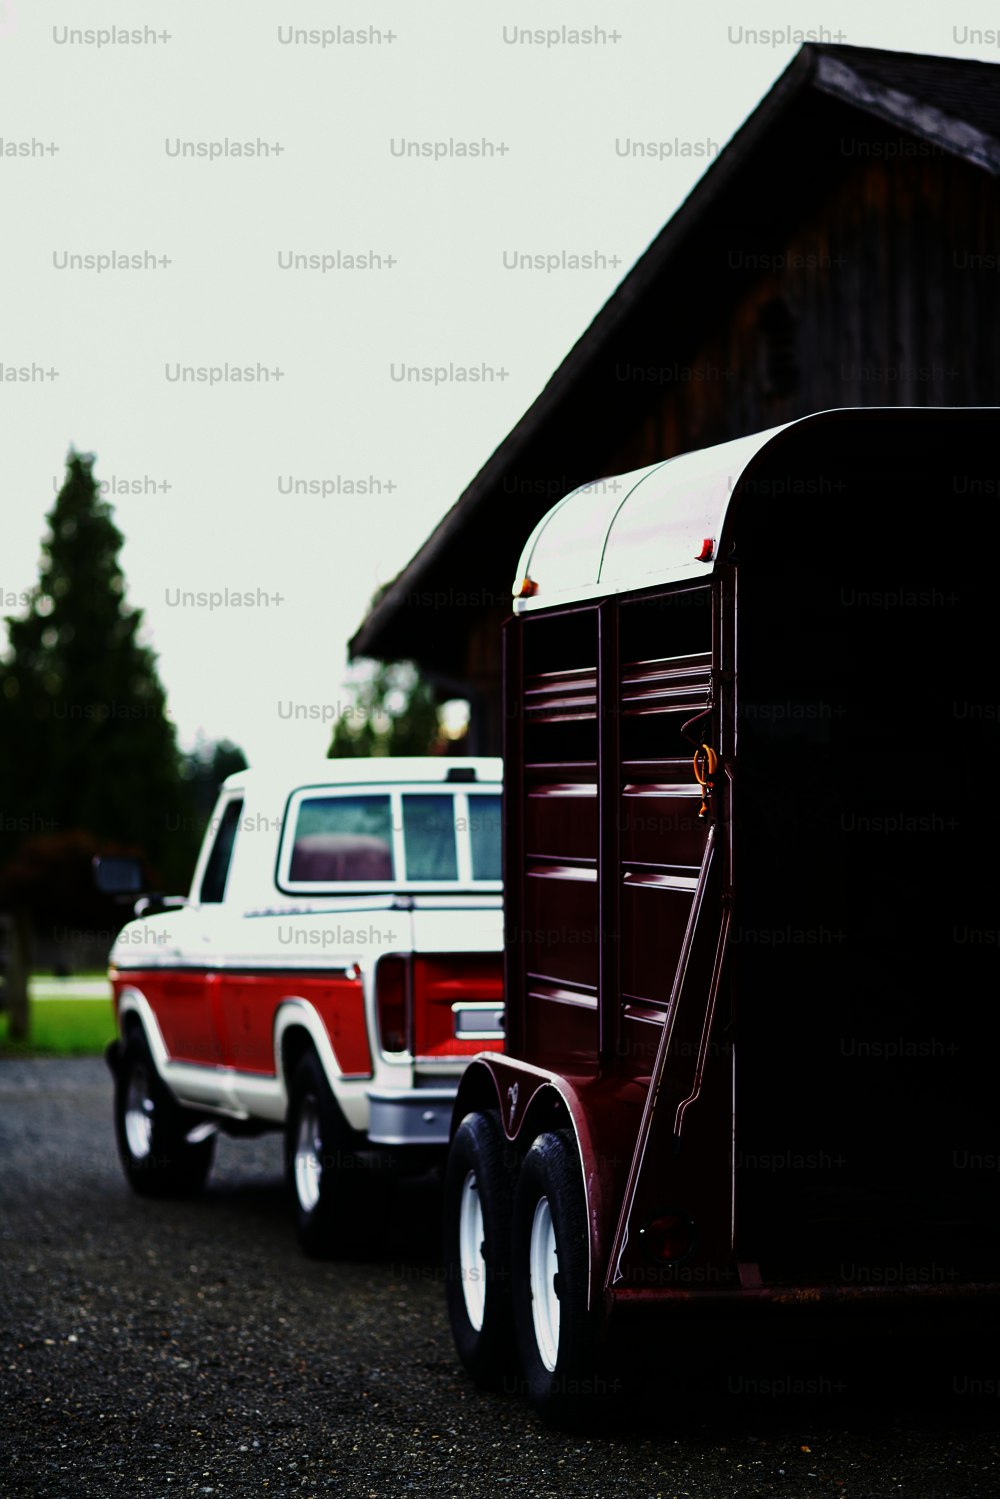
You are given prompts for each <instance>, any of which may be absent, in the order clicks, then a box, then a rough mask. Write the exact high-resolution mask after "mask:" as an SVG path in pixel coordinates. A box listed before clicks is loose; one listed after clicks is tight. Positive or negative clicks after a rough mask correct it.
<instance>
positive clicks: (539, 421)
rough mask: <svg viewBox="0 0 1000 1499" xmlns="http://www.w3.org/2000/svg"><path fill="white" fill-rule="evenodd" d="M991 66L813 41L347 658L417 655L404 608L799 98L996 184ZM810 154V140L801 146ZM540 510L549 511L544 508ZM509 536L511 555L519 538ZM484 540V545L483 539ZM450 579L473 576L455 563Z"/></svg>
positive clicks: (380, 602) (998, 128)
mask: <svg viewBox="0 0 1000 1499" xmlns="http://www.w3.org/2000/svg"><path fill="white" fill-rule="evenodd" d="M997 82H998V74H997V65H996V64H993V63H982V62H973V61H967V60H964V59H956V58H947V57H931V56H924V55H920V54H916V53H903V52H893V51H883V50H878V49H875V48H868V47H848V46H837V45H827V44H816V43H810V44H808V45H806V46H804V47H802V48H801V50H800V51H799V52H798V53H797V54H796V56H795V58H794V59H793V60H792V62H791V63H790V64H789V66H788V68H786V70H785V72H784V73H783V74H782V75H781V76H780V77H779V78H778V80H777V81H776V83H775V84H774V85H773V87H772V88H771V89H770V91H769V92H768V93H767V94H766V95H765V97H764V98H763V99H762V101H761V103H760V104H759V105H758V106H757V108H756V109H755V110H754V112H753V113H752V114H751V115H750V116H749V118H748V119H747V120H746V121H745V123H744V124H743V125H742V126H741V127H740V129H739V130H738V131H737V132H736V134H735V135H734V136H733V138H732V140H731V141H730V142H729V143H728V144H727V146H726V147H725V148H724V149H723V150H722V151H721V152H720V153H719V155H718V156H717V157H716V158H715V160H714V161H713V162H712V164H711V165H710V166H709V168H708V169H707V171H706V172H705V173H704V175H703V176H702V177H701V178H700V179H699V181H698V182H697V184H696V185H695V187H694V188H693V190H692V191H691V193H690V194H689V195H688V197H687V198H686V199H685V200H684V202H683V203H682V204H681V206H680V207H679V208H678V210H677V212H676V213H675V214H674V215H673V217H672V218H671V219H670V220H669V221H668V222H667V224H666V225H665V226H664V228H663V229H662V230H661V231H660V233H659V234H658V235H657V236H656V238H655V239H654V240H653V241H652V243H651V244H650V246H649V248H648V249H647V250H646V251H645V252H644V253H643V254H642V255H641V256H640V258H639V260H638V261H637V262H636V263H635V265H634V266H633V267H632V269H631V270H630V271H629V272H628V273H627V275H626V276H625V277H624V279H623V280H622V282H621V283H620V285H619V286H618V287H617V289H616V290H615V292H614V293H613V294H612V296H611V297H610V298H609V300H608V301H607V302H606V303H605V304H604V306H603V307H602V308H601V310H600V311H599V312H598V313H597V315H596V317H595V318H594V319H593V321H592V322H591V324H590V325H589V327H588V328H587V329H586V331H585V332H584V333H583V335H582V336H581V338H580V339H579V340H578V341H577V342H576V344H575V345H574V346H573V347H572V348H571V349H570V351H569V353H568V354H567V355H566V357H565V359H564V360H563V361H562V363H561V364H560V365H559V366H558V367H557V369H556V370H555V371H554V373H553V374H552V376H551V377H550V379H549V380H548V382H547V383H546V385H545V386H544V387H543V389H542V390H541V392H540V393H539V395H538V396H537V397H536V399H535V401H534V402H533V403H532V405H531V406H530V407H529V408H528V410H527V411H526V412H525V414H524V416H523V417H522V418H521V419H520V421H519V422H518V423H517V424H516V426H514V427H513V428H512V429H511V431H510V432H509V433H508V435H507V437H505V438H504V440H503V442H502V443H501V444H500V445H499V447H498V448H497V449H496V450H495V452H494V453H493V454H492V456H491V457H490V458H489V459H488V460H487V461H486V463H485V464H484V465H483V467H482V469H480V471H479V473H478V474H477V475H476V476H475V478H474V479H473V480H472V482H471V483H470V484H469V485H468V487H467V488H466V489H465V491H464V492H463V493H462V495H461V496H460V497H459V499H458V500H457V501H456V502H455V504H454V505H453V506H452V507H451V509H450V510H449V511H448V512H447V514H446V515H445V516H444V517H443V519H442V520H441V521H440V522H439V524H438V525H437V526H436V527H435V529H434V530H433V531H432V532H431V534H430V536H429V537H428V538H427V540H426V541H425V542H424V543H423V545H422V546H421V547H420V549H419V550H418V551H417V553H416V554H415V555H414V557H413V558H412V559H411V561H410V562H409V563H408V564H407V566H406V567H405V568H404V569H403V571H402V572H401V573H400V574H399V575H398V576H397V577H396V579H395V580H394V581H393V582H392V583H390V584H389V585H387V587H386V588H385V589H384V590H383V592H382V594H381V595H380V596H379V597H378V599H377V600H376V602H375V603H374V604H373V606H372V607H371V609H370V611H369V613H368V615H367V617H366V618H365V620H364V621H363V623H362V625H361V627H360V628H359V630H358V631H357V633H356V634H355V636H354V637H353V639H352V640H351V642H350V653H351V655H352V657H357V656H365V655H371V656H377V657H386V658H390V659H391V658H402V657H406V656H410V655H413V654H415V652H414V650H413V649H412V645H413V638H414V636H413V624H412V620H408V618H407V614H408V610H407V605H408V601H409V600H410V599H412V598H413V597H414V596H415V595H419V593H420V591H421V590H422V589H425V588H426V587H427V585H428V579H430V578H431V577H433V576H434V574H435V571H436V570H437V569H438V568H439V567H440V566H441V565H442V564H443V563H444V562H445V559H446V558H449V557H451V556H452V554H453V553H454V551H455V548H456V547H465V546H468V547H469V548H470V555H471V553H472V549H475V548H481V547H482V545H483V544H484V541H486V544H487V545H489V544H490V543H491V542H492V540H493V538H490V537H489V527H488V517H489V516H491V515H492V514H493V511H494V508H495V507H493V506H492V504H491V501H492V500H493V499H494V497H495V495H496V493H497V490H498V488H499V486H500V484H501V481H502V479H503V476H504V474H505V473H508V472H510V471H511V470H512V468H514V467H515V466H516V465H517V463H518V462H519V460H520V459H521V458H522V456H523V455H524V454H525V453H526V452H527V451H528V449H529V448H530V447H531V445H532V444H533V443H535V442H536V441H537V440H538V439H539V437H540V436H541V434H542V433H543V432H544V429H545V428H546V426H547V424H549V423H550V422H551V421H552V420H553V419H554V418H555V417H556V416H557V414H558V415H561V413H562V411H563V410H564V409H565V407H566V405H567V403H568V402H569V401H570V400H571V398H572V396H573V394H574V391H575V390H576V389H577V388H578V385H579V382H580V381H581V380H582V379H584V378H585V377H586V376H587V374H588V372H590V371H591V370H592V368H593V367H594V365H595V364H596V363H597V362H598V361H599V360H600V358H601V356H602V355H603V354H605V353H606V352H607V350H608V348H609V347H610V346H611V345H612V343H613V341H614V339H615V336H616V335H617V334H618V333H619V331H620V330H621V328H622V327H623V325H624V324H625V323H626V322H627V321H628V320H629V319H630V318H631V317H633V316H634V314H635V312H636V309H637V308H638V307H640V306H641V305H642V304H643V302H644V300H645V299H646V298H647V297H649V295H650V294H651V292H652V291H653V289H654V288H655V287H657V286H658V285H660V284H662V282H663V280H664V278H665V277H667V276H668V275H669V273H670V271H671V269H672V267H673V264H674V263H675V262H676V260H677V259H678V258H679V256H680V254H681V252H682V251H687V250H689V249H690V246H691V242H692V241H693V240H694V239H696V237H697V235H698V233H699V231H700V230H701V229H703V228H704V226H705V225H706V223H707V222H710V221H711V216H712V213H713V211H714V210H715V209H716V207H717V205H718V203H719V201H720V200H721V199H722V198H724V197H725V196H726V195H727V194H728V193H730V192H731V191H732V190H733V187H734V184H735V183H737V182H738V181H739V180H740V178H741V177H742V175H743V174H744V172H745V169H746V167H747V165H748V163H749V161H750V160H751V159H752V158H754V157H755V156H756V155H757V153H758V152H759V151H760V150H761V149H762V147H763V146H764V145H765V143H766V142H767V140H768V139H770V138H772V135H773V132H774V131H775V130H776V129H780V128H781V127H782V125H783V124H784V123H786V121H787V117H788V116H789V114H790V112H791V111H792V110H793V108H794V107H796V106H798V105H799V104H800V103H801V102H802V101H803V100H804V99H807V98H810V97H811V98H813V99H819V98H823V99H825V100H827V101H830V102H832V103H835V104H839V105H843V106H845V107H847V108H848V109H850V110H856V111H858V112H859V113H860V114H861V115H862V116H867V117H868V118H869V119H870V120H871V121H872V122H873V123H874V122H881V124H882V125H883V126H889V127H891V128H893V129H897V130H901V131H903V132H905V133H907V134H909V135H911V136H913V137H915V138H916V139H917V140H918V141H922V142H925V143H926V144H927V145H928V146H930V147H932V148H933V149H935V150H937V151H939V152H942V153H945V154H949V155H952V156H954V157H957V158H959V159H962V160H964V161H966V162H969V163H971V164H973V165H975V166H977V167H979V168H982V169H984V170H986V171H988V172H990V173H991V174H993V175H998V176H1000V89H998V87H997ZM803 149H804V150H806V151H807V150H808V143H806V145H805V146H804V148H803ZM541 508H542V509H547V508H548V505H547V504H544V505H543V506H542V507H541ZM528 529H530V524H529V525H528V526H527V527H524V526H523V524H522V531H521V534H520V535H519V536H518V537H517V538H516V544H515V545H514V555H515V556H516V555H517V553H518V552H519V550H520V546H521V543H522V542H523V540H524V536H525V534H526V531H527V530H528ZM487 538H488V540H487ZM450 571H451V575H452V578H454V577H455V576H461V577H464V576H468V575H469V569H468V568H462V567H461V566H455V565H452V567H451V569H450Z"/></svg>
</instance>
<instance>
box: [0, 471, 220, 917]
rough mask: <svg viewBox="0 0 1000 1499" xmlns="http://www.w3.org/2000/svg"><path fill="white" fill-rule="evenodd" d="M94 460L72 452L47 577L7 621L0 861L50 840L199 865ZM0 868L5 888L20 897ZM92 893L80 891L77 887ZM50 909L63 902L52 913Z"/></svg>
mask: <svg viewBox="0 0 1000 1499" xmlns="http://www.w3.org/2000/svg"><path fill="white" fill-rule="evenodd" d="M93 464H94V459H93V457H91V456H89V455H86V454H81V453H75V452H72V451H71V452H70V454H69V458H68V460H67V473H66V482H65V484H64V485H63V487H62V489H61V490H60V492H59V495H58V496H57V498H56V502H55V505H54V507H53V509H52V511H51V513H50V514H49V516H48V517H47V519H48V524H49V534H48V536H47V537H46V538H45V540H44V542H43V545H42V553H43V556H42V565H41V572H40V577H39V581H38V584H37V586H36V588H35V590H34V593H33V596H32V598H31V600H30V602H29V604H28V607H27V609H26V611H25V613H24V615H23V617H21V618H17V619H14V618H8V620H7V625H8V631H9V648H8V651H7V653H6V655H5V657H4V658H3V660H2V661H0V775H2V782H3V819H2V825H0V864H8V866H9V861H11V860H12V858H13V856H14V855H18V856H19V860H18V862H19V863H21V864H23V858H22V857H20V856H23V854H24V851H25V846H26V844H28V843H29V842H31V841H32V840H35V841H41V842H42V843H43V844H44V845H45V846H46V847H48V848H49V850H50V857H54V858H56V859H57V860H58V849H59V845H60V840H63V841H64V842H65V843H66V846H67V848H69V847H70V846H72V847H73V848H74V849H76V850H77V851H78V852H79V849H80V847H81V846H82V845H81V837H82V838H83V842H84V844H87V845H88V846H89V844H91V843H92V844H93V845H94V846H95V847H98V846H100V847H103V848H105V849H111V848H116V849H118V850H120V851H123V850H129V851H131V852H134V853H136V854H140V855H141V856H143V857H144V858H145V859H146V860H147V861H148V863H149V865H150V866H151V872H152V873H153V874H154V875H155V877H156V878H157V880H158V882H162V883H163V884H166V885H168V886H169V885H173V886H174V888H176V886H177V883H178V882H179V881H180V880H182V878H183V875H184V872H185V871H187V870H188V869H189V866H190V862H191V856H192V850H191V847H190V845H192V844H194V843H195V842H196V837H195V835H194V834H192V836H191V837H190V838H189V839H187V840H185V839H183V838H182V839H178V837H177V835H176V833H173V834H172V833H171V831H170V826H169V824H170V822H171V821H172V822H173V825H174V827H176V826H177V816H178V813H179V811H181V810H182V809H186V805H187V801H186V788H185V786H184V784H183V782H182V779H181V764H180V755H179V753H178V749H177V743H176V736H175V731H174V726H173V724H172V722H171V720H170V718H169V716H168V714H167V708H166V697H165V693H164V690H163V687H162V685H161V683H160V680H159V676H158V673H157V669H156V657H155V655H154V654H153V652H152V651H151V650H150V649H149V648H148V647H147V646H144V645H142V644H141V643H140V640H139V634H140V628H141V625H142V611H141V610H139V609H133V608H131V607H130V606H129V605H128V604H127V603H126V601H125V581H124V577H123V575H122V570H121V567H120V566H119V562H118V554H119V551H120V550H121V546H122V540H123V538H122V535H121V532H120V531H119V530H118V528H117V526H116V525H115V523H114V520H113V518H112V511H111V507H110V505H108V504H107V502H106V501H105V500H104V499H103V498H102V496H101V494H100V491H99V488H98V484H97V481H96V479H95V478H94V473H93ZM4 883H6V882H5V881H4V880H3V878H2V875H0V899H2V898H4V897H6V900H7V903H10V902H11V895H10V892H9V890H8V891H5V890H3V888H2V887H3V885H4ZM80 899H81V900H83V899H84V896H83V892H82V891H81V892H80ZM52 914H53V915H54V914H55V913H52Z"/></svg>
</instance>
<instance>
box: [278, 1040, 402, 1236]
mask: <svg viewBox="0 0 1000 1499" xmlns="http://www.w3.org/2000/svg"><path fill="white" fill-rule="evenodd" d="M285 1168H286V1174H287V1178H288V1187H289V1192H290V1195H291V1199H292V1210H293V1213H294V1215H295V1230H296V1233H297V1234H298V1238H299V1244H300V1245H301V1246H302V1249H303V1250H304V1251H305V1253H306V1254H308V1255H312V1256H313V1257H314V1258H317V1259H328V1258H331V1257H333V1256H339V1255H345V1254H363V1253H365V1252H367V1251H368V1250H369V1249H370V1248H371V1247H372V1244H373V1242H374V1240H375V1239H376V1238H377V1237H378V1234H379V1232H380V1230H381V1227H382V1220H383V1217H384V1208H385V1198H386V1193H385V1190H384V1189H385V1188H386V1187H387V1185H388V1184H387V1183H385V1182H384V1181H383V1180H382V1179H381V1178H383V1177H384V1176H385V1173H384V1172H381V1171H378V1170H376V1169H375V1168H374V1167H369V1166H366V1165H365V1164H364V1163H363V1162H362V1161H361V1160H360V1158H359V1156H358V1154H357V1152H356V1150H355V1144H354V1139H353V1137H352V1134H351V1131H350V1129H349V1127H348V1125H347V1123H346V1121H345V1120H344V1117H343V1115H342V1114H341V1112H340V1109H339V1107H338V1105H337V1100H336V1099H335V1098H334V1096H333V1090H332V1089H331V1087H330V1084H329V1081H328V1080H327V1076H326V1073H325V1071H324V1070H323V1064H322V1063H321V1062H320V1060H319V1057H318V1056H317V1055H316V1053H315V1052H314V1051H307V1052H306V1054H305V1055H304V1056H303V1058H302V1060H301V1061H300V1062H299V1064H298V1066H297V1067H296V1068H295V1071H294V1073H293V1074H292V1082H291V1087H290V1088H289V1094H288V1120H287V1124H286V1129H285Z"/></svg>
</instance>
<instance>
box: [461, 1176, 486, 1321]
mask: <svg viewBox="0 0 1000 1499" xmlns="http://www.w3.org/2000/svg"><path fill="white" fill-rule="evenodd" d="M483 1240H484V1231H483V1204H482V1202H481V1200H480V1197H479V1187H478V1186H477V1184H476V1173H475V1172H474V1171H470V1172H468V1174H467V1175H466V1178H465V1181H464V1182H463V1183H462V1200H461V1202H460V1203H459V1205H458V1266H459V1274H460V1275H461V1277H462V1295H463V1296H464V1297H465V1315H466V1316H467V1317H468V1319H469V1321H470V1323H471V1324H472V1330H473V1332H481V1331H482V1326H483V1318H484V1317H485V1315H486V1260H485V1258H484V1256H483Z"/></svg>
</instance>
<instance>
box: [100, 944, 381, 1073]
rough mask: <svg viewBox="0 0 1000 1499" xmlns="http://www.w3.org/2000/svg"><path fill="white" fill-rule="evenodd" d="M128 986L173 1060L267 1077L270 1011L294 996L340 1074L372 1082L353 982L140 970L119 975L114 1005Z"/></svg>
mask: <svg viewBox="0 0 1000 1499" xmlns="http://www.w3.org/2000/svg"><path fill="white" fill-rule="evenodd" d="M128 985H132V986H134V987H135V988H137V989H140V990H141V991H142V993H143V994H144V995H145V996H146V998H147V1000H148V1001H149V1003H150V1005H151V1007H152V1010H153V1013H154V1014H155V1016H156V1019H157V1021H158V1023H159V1026H160V1030H161V1031H162V1033H163V1039H164V1041H165V1043H166V1047H167V1051H168V1053H169V1054H170V1058H171V1060H172V1061H176V1062H198V1063H201V1064H202V1065H208V1066H214V1067H235V1068H236V1069H237V1070H238V1071H240V1072H251V1073H255V1074H257V1075H258V1076H260V1077H273V1076H274V1018H275V1013H276V1011H277V1009H278V1007H279V1005H280V1004H281V1003H282V1001H284V1000H287V999H293V998H294V999H304V1000H306V1001H308V1003H309V1004H311V1005H313V1006H314V1008H315V1009H316V1012H317V1014H318V1015H319V1017H320V1019H321V1020H322V1022H323V1025H324V1026H325V1028H326V1032H327V1035H328V1036H329V1037H330V1044H331V1046H332V1047H333V1053H334V1056H335V1057H336V1058H337V1062H338V1065H339V1067H340V1070H341V1072H343V1073H344V1074H345V1075H347V1076H349V1077H370V1076H371V1073H372V1057H371V1051H370V1049H369V1045H368V1027H367V1025H366V1023H365V1005H364V991H363V989H362V985H361V982H360V980H359V979H346V978H342V977H337V976H334V975H327V974H308V973H296V974H294V975H291V974H288V973H218V972H209V971H207V970H192V969H178V970H171V969H169V968H147V969H142V970H132V971H127V970H125V971H121V972H119V974H118V976H117V977H116V979H115V981H114V987H115V996H116V1001H117V997H118V995H119V994H120V992H121V990H122V989H123V988H125V987H126V986H128Z"/></svg>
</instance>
